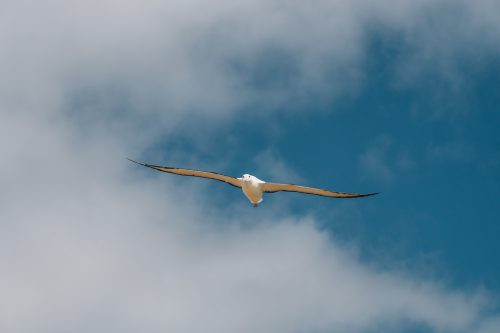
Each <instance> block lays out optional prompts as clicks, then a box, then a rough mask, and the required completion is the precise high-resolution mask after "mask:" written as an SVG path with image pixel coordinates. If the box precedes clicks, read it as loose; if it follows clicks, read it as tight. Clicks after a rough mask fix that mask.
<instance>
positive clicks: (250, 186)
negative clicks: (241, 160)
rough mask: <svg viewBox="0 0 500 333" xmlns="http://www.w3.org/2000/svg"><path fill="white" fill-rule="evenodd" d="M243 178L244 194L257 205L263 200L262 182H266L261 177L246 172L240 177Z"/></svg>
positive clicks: (242, 187)
mask: <svg viewBox="0 0 500 333" xmlns="http://www.w3.org/2000/svg"><path fill="white" fill-rule="evenodd" d="M238 179H240V180H241V189H242V190H243V194H245V196H246V197H247V198H248V200H250V202H251V203H252V204H253V205H254V207H257V206H258V204H259V203H261V202H262V200H263V199H262V194H263V192H264V191H263V189H262V184H264V183H265V182H264V181H262V180H260V179H259V178H257V177H255V176H252V175H249V174H244V175H243V177H242V178H238Z"/></svg>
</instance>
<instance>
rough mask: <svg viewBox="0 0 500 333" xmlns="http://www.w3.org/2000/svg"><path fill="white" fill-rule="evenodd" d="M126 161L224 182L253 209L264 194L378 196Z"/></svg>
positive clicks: (253, 177)
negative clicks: (239, 193) (239, 194)
mask: <svg viewBox="0 0 500 333" xmlns="http://www.w3.org/2000/svg"><path fill="white" fill-rule="evenodd" d="M128 160H129V161H131V162H134V163H137V164H140V165H143V166H145V167H148V168H151V169H154V170H158V171H162V172H167V173H173V174H176V175H180V176H191V177H200V178H209V179H215V180H218V181H221V182H225V183H227V184H229V185H232V186H234V187H237V188H241V189H242V190H243V194H245V196H246V197H247V198H248V200H250V202H251V203H252V204H253V206H254V207H257V206H258V205H259V204H260V203H261V202H262V200H263V199H262V196H263V194H264V193H274V192H279V191H283V192H299V193H305V194H313V195H320V196H324V197H333V198H360V197H368V196H370V195H375V194H378V193H368V194H358V193H345V192H336V191H330V190H322V189H319V188H314V187H307V186H300V185H294V184H279V183H268V182H265V181H263V180H260V179H259V178H257V177H255V176H252V175H249V174H244V175H243V176H242V177H241V178H234V177H231V176H226V175H223V174H220V173H217V172H209V171H201V170H192V169H183V168H172V167H167V166H159V165H152V164H147V163H141V162H137V161H134V160H131V159H130V158H128Z"/></svg>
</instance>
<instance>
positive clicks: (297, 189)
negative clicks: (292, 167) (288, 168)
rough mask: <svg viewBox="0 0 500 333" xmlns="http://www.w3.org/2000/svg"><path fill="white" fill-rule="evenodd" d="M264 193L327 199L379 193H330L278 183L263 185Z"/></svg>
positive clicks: (360, 196) (329, 191)
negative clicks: (268, 186) (313, 196)
mask: <svg viewBox="0 0 500 333" xmlns="http://www.w3.org/2000/svg"><path fill="white" fill-rule="evenodd" d="M266 184H269V185H270V186H271V187H275V188H276V189H273V190H266ZM287 187H291V188H287ZM264 192H265V193H276V192H297V193H304V194H310V195H318V196H322V197H329V198H332V197H333V198H339V199H348V198H362V197H369V196H372V195H376V194H380V192H373V193H348V192H338V191H332V190H324V189H320V188H315V187H308V186H301V185H295V184H278V183H265V184H264ZM314 192H325V193H324V194H322V193H314Z"/></svg>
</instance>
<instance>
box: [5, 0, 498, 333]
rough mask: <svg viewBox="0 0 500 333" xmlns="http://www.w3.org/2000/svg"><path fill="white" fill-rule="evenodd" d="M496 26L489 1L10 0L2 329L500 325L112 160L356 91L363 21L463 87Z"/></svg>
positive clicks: (442, 294)
mask: <svg viewBox="0 0 500 333" xmlns="http://www.w3.org/2000/svg"><path fill="white" fill-rule="evenodd" d="M449 8H451V9H455V10H451V11H449V10H446V11H445V10H444V9H449ZM449 13H452V14H449ZM450 15H451V16H450ZM441 19H442V20H445V21H446V22H449V23H450V24H449V25H441V24H436V23H435V22H436V21H435V20H441ZM458 20H459V21H460V22H462V25H461V26H460V27H459V28H457V27H456V26H455V25H453V24H451V23H453V22H457V21H458ZM433 22H434V23H433ZM498 22H500V20H499V19H498V4H497V2H495V1H477V2H474V3H473V4H469V2H465V1H464V2H460V1H459V2H457V1H401V2H398V3H397V4H394V3H392V2H389V1H387V2H384V1H379V2H373V3H371V4H366V3H365V2H361V1H318V2H315V3H314V4H305V3H302V2H284V1H221V2H218V3H217V4H214V2H211V1H190V2H162V1H153V2H148V3H144V2H139V1H122V2H120V3H119V4H118V3H116V2H114V1H72V2H68V1H44V2H43V3H41V2H32V1H3V2H2V3H1V4H0V45H1V49H2V52H0V75H1V77H2V80H1V82H0V151H1V152H2V157H1V158H2V163H0V184H1V186H2V190H1V191H0V221H1V222H0V250H1V251H0V294H1V295H2V299H1V300H0V330H1V331H2V332H58V331H61V332H62V331H64V332H67V331H76V332H87V331H96V330H98V331H104V330H106V331H109V332H127V331H130V332H136V331H138V330H141V331H144V330H146V331H149V332H157V331H158V332H159V331H161V332H165V331H174V332H193V331H195V332H196V331H204V332H207V331H208V332H256V331H260V332H278V333H279V332H297V331H299V332H301V331H319V332H322V331H331V330H341V331H344V332H361V331H364V330H368V329H373V327H379V326H380V327H382V328H383V329H384V331H386V330H390V329H393V330H396V331H397V330H398V328H399V327H401V325H413V324H417V325H426V326H429V327H431V328H433V329H435V330H438V331H457V332H459V331H468V332H470V331H474V330H477V331H478V332H490V331H491V332H493V331H494V330H495V329H497V330H498V319H496V318H489V317H487V316H485V315H483V312H484V311H486V310H487V309H488V301H487V300H486V299H483V297H479V296H477V295H476V294H475V293H473V292H466V291H456V290H449V289H448V288H447V287H446V286H444V285H440V284H439V283H437V282H433V281H421V280H419V278H418V277H411V276H410V275H408V274H407V273H405V272H391V271H380V270H378V269H377V268H376V265H374V267H367V266H365V265H363V264H361V263H360V262H359V261H358V259H357V258H356V256H354V255H352V254H350V253H349V252H348V251H346V250H344V249H342V248H339V247H338V246H337V245H336V244H335V243H332V241H331V240H329V239H327V237H326V235H324V234H323V233H321V232H320V231H318V230H316V229H315V228H314V227H313V225H314V224H313V221H312V220H311V219H299V220H297V219H295V218H287V217H282V216H281V217H277V216H266V215H264V214H262V213H258V214H260V215H258V219H257V218H256V220H257V221H254V220H252V217H241V212H234V211H232V209H231V208H220V207H210V205H209V204H210V203H211V202H210V198H207V197H205V196H203V194H206V192H202V191H201V192H200V191H199V188H198V190H197V189H195V188H192V187H190V186H186V187H185V188H184V187H183V188H182V191H175V190H173V189H179V187H178V186H177V184H175V185H174V184H173V183H169V182H175V181H174V180H171V179H170V178H169V179H167V178H162V179H161V180H159V179H158V178H156V177H154V176H153V175H151V178H143V176H142V174H141V173H139V172H136V171H135V170H136V169H134V168H132V167H131V166H130V165H128V164H126V163H124V162H125V161H124V159H123V158H124V156H126V155H127V153H130V152H131V151H135V152H137V154H139V152H140V151H142V150H143V149H145V148H146V147H149V145H150V144H151V143H152V142H155V141H156V140H157V139H158V137H159V135H169V134H170V133H172V131H180V130H182V129H185V128H187V127H189V126H187V125H190V124H192V123H193V122H194V123H197V124H203V125H204V126H205V127H208V128H212V127H217V126H218V125H217V123H218V122H219V121H226V122H229V121H230V119H231V117H233V116H234V115H239V114H241V111H242V110H245V109H247V110H248V109H251V110H254V111H255V112H261V113H263V114H264V113H265V112H270V111H273V110H275V109H277V108H279V107H281V108H282V107H284V106H288V105H290V108H291V109H293V106H292V105H300V103H306V104H307V103H309V101H310V100H320V101H321V100H323V101H328V100H329V99H330V98H333V97H334V96H336V94H339V93H342V92H345V91H353V90H355V89H356V87H357V86H358V85H359V84H362V81H363V60H364V57H365V55H364V51H365V49H366V45H365V43H364V42H365V40H366V38H367V37H368V35H369V34H370V31H372V30H371V29H389V30H391V31H396V32H398V33H401V34H402V37H401V38H402V41H404V43H405V47H406V48H405V49H407V50H409V51H408V54H403V55H402V59H401V61H400V63H398V64H397V66H399V68H400V71H398V78H397V79H396V81H397V82H399V83H400V84H409V83H408V82H410V81H411V79H409V78H414V77H415V76H418V70H417V69H422V70H425V69H426V68H428V67H429V66H430V67H431V68H434V66H439V69H440V71H441V74H442V75H445V76H446V75H448V74H449V75H450V78H451V79H452V80H455V79H456V78H459V76H460V75H458V74H457V75H455V74H456V73H459V72H457V68H456V67H455V61H458V60H460V59H455V57H456V54H464V56H465V57H468V56H470V55H469V53H468V52H471V51H470V50H471V47H473V48H472V49H473V50H474V52H475V53H474V54H473V55H480V56H481V57H485V58H486V57H488V56H490V55H492V54H497V53H498V49H499V45H498V39H497V38H496V36H498V30H499V23H498ZM462 27H463V28H462ZM445 36H446V38H445ZM458 51H460V52H458ZM435 60H437V61H435ZM415 68H416V69H415ZM457 80H458V79H457ZM288 103H290V104H288ZM261 157H262V158H264V159H266V158H267V159H268V158H269V156H267V155H266V153H263V155H262V156H261ZM283 167H286V166H283ZM249 209H251V208H249ZM252 212H253V211H252ZM229 216H238V217H237V218H230V217H229ZM251 216H255V215H251Z"/></svg>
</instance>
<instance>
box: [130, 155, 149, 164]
mask: <svg viewBox="0 0 500 333" xmlns="http://www.w3.org/2000/svg"><path fill="white" fill-rule="evenodd" d="M127 160H129V161H130V162H134V163H136V164H139V165H143V166H147V165H146V164H144V163H141V162H137V161H134V160H133V159H131V158H128V157H127Z"/></svg>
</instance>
